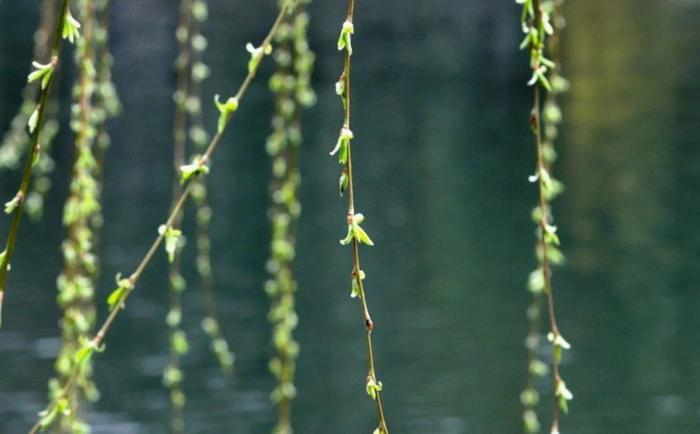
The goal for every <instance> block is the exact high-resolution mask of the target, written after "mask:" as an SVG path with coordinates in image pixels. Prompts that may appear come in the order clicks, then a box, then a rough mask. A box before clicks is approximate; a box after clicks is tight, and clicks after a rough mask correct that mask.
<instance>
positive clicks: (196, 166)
mask: <svg viewBox="0 0 700 434" xmlns="http://www.w3.org/2000/svg"><path fill="white" fill-rule="evenodd" d="M207 173H209V167H208V166H207V165H206V164H205V163H204V161H203V160H202V157H201V156H199V155H196V156H195V157H194V160H193V161H192V163H190V164H185V165H183V166H180V184H185V183H186V182H187V181H189V180H190V179H192V178H193V177H196V176H199V175H206V174H207Z"/></svg>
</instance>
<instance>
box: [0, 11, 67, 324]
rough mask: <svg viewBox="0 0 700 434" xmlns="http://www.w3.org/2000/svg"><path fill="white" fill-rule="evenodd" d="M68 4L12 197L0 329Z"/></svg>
mask: <svg viewBox="0 0 700 434" xmlns="http://www.w3.org/2000/svg"><path fill="white" fill-rule="evenodd" d="M68 2H69V0H63V1H62V2H61V12H60V13H59V15H58V16H59V19H58V25H57V26H56V32H55V34H54V40H53V45H52V48H51V60H50V63H51V65H52V68H53V69H54V73H53V74H51V75H50V76H49V79H48V82H47V83H46V86H44V89H43V90H42V91H41V97H40V99H39V106H38V112H37V122H36V127H35V128H34V131H33V132H32V145H31V147H30V151H29V152H28V153H27V157H26V162H25V163H24V169H23V171H22V180H21V181H20V185H19V190H18V191H17V194H16V195H15V199H16V200H17V204H16V206H15V209H14V211H13V215H12V223H11V225H10V230H9V232H8V235H7V243H6V245H5V250H4V252H3V254H2V257H1V258H0V327H2V305H3V299H4V296H5V284H6V283H7V274H8V273H9V270H10V262H11V260H12V256H13V254H14V252H15V245H16V243H17V237H18V235H19V228H20V223H21V221H22V214H23V211H24V204H25V199H26V197H27V192H28V190H29V183H30V181H31V179H32V169H33V167H34V164H35V158H36V156H37V155H38V153H39V152H40V145H39V137H40V135H41V130H42V127H43V124H44V116H45V114H46V107H47V105H48V101H49V94H50V93H51V87H52V85H53V81H54V78H55V76H56V74H55V70H56V69H57V68H58V65H59V62H60V55H61V45H62V44H61V41H62V40H63V38H62V34H63V27H64V25H65V20H66V13H67V12H68Z"/></svg>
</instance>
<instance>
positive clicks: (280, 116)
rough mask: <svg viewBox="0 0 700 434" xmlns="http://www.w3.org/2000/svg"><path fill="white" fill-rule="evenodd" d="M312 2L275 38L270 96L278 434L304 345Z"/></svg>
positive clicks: (287, 433) (288, 411)
mask: <svg viewBox="0 0 700 434" xmlns="http://www.w3.org/2000/svg"><path fill="white" fill-rule="evenodd" d="M309 2H310V1H309V0H303V1H297V2H296V4H295V5H294V6H293V7H292V8H291V10H290V13H289V14H288V15H286V16H285V19H284V22H283V24H282V25H281V26H280V29H279V31H278V32H277V37H276V41H277V45H278V48H277V51H276V52H275V60H276V62H277V72H276V73H275V74H274V75H273V76H272V77H271V78H270V90H271V91H272V92H273V93H274V94H275V114H274V116H273V118H272V129H273V131H272V134H271V135H270V136H269V137H268V139H267V146H266V147H267V152H268V154H269V155H270V158H271V162H272V174H271V179H270V207H269V211H268V217H269V219H270V223H271V226H272V241H271V243H270V257H269V259H268V262H267V270H268V272H269V273H270V278H269V280H268V281H267V282H266V283H265V292H266V293H267V294H268V296H269V298H270V303H271V306H270V312H269V314H268V320H269V321H270V324H271V325H272V344H273V347H274V355H273V356H272V358H271V360H270V372H272V374H273V375H274V376H275V379H276V380H277V386H276V387H275V390H274V391H273V392H272V395H271V398H272V401H273V402H274V403H275V404H276V405H277V424H276V425H275V428H274V430H273V433H274V434H291V433H292V431H293V430H292V423H291V416H292V400H293V399H294V397H295V396H296V388H295V386H294V374H295V371H296V358H297V355H298V353H299V344H298V343H297V342H296V341H295V340H294V334H293V333H294V329H295V328H296V326H297V322H298V318H297V314H296V310H295V293H296V290H297V282H296V281H295V279H294V258H295V254H296V233H297V222H298V220H299V215H300V213H301V204H300V203H299V197H298V193H299V185H300V183H301V174H300V172H299V152H300V147H301V141H302V135H301V109H302V108H305V107H310V106H312V105H313V104H314V103H315V102H316V95H315V94H314V92H313V90H312V89H311V86H310V80H311V72H312V70H313V65H314V61H315V56H314V54H313V53H312V52H311V50H310V49H309V45H308V42H307V38H306V36H307V28H308V22H309V16H308V14H307V13H306V12H305V11H304V6H305V5H306V4H308V3H309ZM283 6H284V3H282V6H281V7H283Z"/></svg>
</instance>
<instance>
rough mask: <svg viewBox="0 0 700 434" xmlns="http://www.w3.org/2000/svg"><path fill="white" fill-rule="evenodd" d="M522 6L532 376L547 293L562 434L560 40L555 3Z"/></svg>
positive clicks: (555, 405)
mask: <svg viewBox="0 0 700 434" xmlns="http://www.w3.org/2000/svg"><path fill="white" fill-rule="evenodd" d="M518 3H522V4H523V12H522V24H523V30H524V31H525V33H526V37H525V40H524V41H523V43H522V44H521V48H529V50H530V67H531V68H532V71H533V73H532V78H531V79H530V81H529V83H528V84H529V85H531V86H533V107H532V112H531V115H530V126H531V128H532V130H533V134H534V136H535V151H536V152H535V153H536V171H535V174H534V175H533V176H532V177H531V178H530V181H531V182H536V183H537V187H538V206H537V208H535V211H534V212H533V217H534V219H535V222H536V224H537V228H538V244H537V250H536V252H537V256H538V259H539V267H538V269H537V270H535V271H534V272H533V273H532V274H531V276H530V289H531V290H532V291H533V292H534V293H535V300H534V301H533V306H534V309H532V308H531V311H530V314H531V321H532V325H531V335H530V336H529V339H528V349H529V352H530V354H529V359H530V367H529V368H530V372H531V375H532V374H533V373H540V374H541V373H542V372H543V369H542V367H541V364H540V363H537V362H538V360H537V359H536V356H535V354H534V353H535V351H536V350H537V346H538V340H539V336H536V337H535V338H534V339H533V335H532V333H533V331H532V329H533V328H534V327H538V326H536V325H534V323H535V322H539V321H538V316H539V313H538V311H539V308H540V306H539V305H538V303H539V300H538V299H537V298H538V297H540V296H539V295H538V294H539V293H543V294H544V295H545V296H546V300H547V313H548V318H549V327H550V332H549V334H548V336H547V337H548V339H549V341H550V342H551V343H552V361H551V371H552V424H551V428H550V433H551V434H559V415H560V414H559V413H560V410H562V411H564V412H566V411H568V401H569V400H571V399H572V398H573V394H572V393H571V392H570V391H569V389H568V388H567V386H566V383H565V382H564V380H563V378H562V376H561V374H560V370H559V365H560V363H561V358H562V353H563V351H564V350H568V349H569V348H571V346H570V344H569V343H568V342H567V341H566V340H565V339H564V337H563V336H562V335H561V332H560V331H559V326H558V323H557V318H556V310H555V303H554V294H553V286H552V271H551V265H552V264H557V263H561V262H562V261H563V255H562V254H561V252H560V251H559V249H558V247H557V246H558V245H559V237H558V236H557V234H556V232H557V228H556V226H554V219H553V216H552V210H551V201H552V199H554V197H556V196H557V195H559V194H560V193H561V191H562V189H563V187H562V185H561V183H560V182H559V181H557V180H556V179H554V178H553V177H552V175H551V165H552V163H553V161H554V155H555V153H554V148H553V140H554V136H555V135H556V132H555V131H554V132H552V127H553V126H552V123H551V122H550V120H549V119H550V116H551V113H552V110H553V109H552V108H551V107H550V109H549V111H548V112H549V116H548V117H547V119H546V120H545V124H546V125H547V126H548V127H549V128H548V130H549V131H548V132H545V134H546V136H545V135H543V131H542V128H543V122H542V114H543V108H542V89H544V90H546V91H548V92H549V93H550V95H553V93H554V91H555V88H554V87H553V84H552V83H555V84H556V83H559V82H561V78H560V77H559V76H558V70H557V66H556V63H555V62H554V61H553V60H552V59H548V58H546V57H545V54H544V52H545V47H546V46H547V45H548V44H550V45H549V46H550V48H551V47H552V45H551V44H552V38H553V37H558V36H554V35H555V34H556V33H557V30H556V29H555V26H554V25H553V23H552V16H553V15H555V11H554V10H553V5H554V4H553V3H552V2H550V1H546V0H543V1H540V0H518ZM556 21H560V19H559V18H557V19H555V24H556ZM557 43H558V41H557V40H556V39H555V41H554V44H557ZM557 86H558V85H557ZM550 98H553V96H550ZM550 101H551V100H550ZM545 114H547V112H545ZM535 330H536V329H535ZM535 333H536V332H535ZM533 368H534V369H533ZM529 382H530V384H528V389H526V391H525V392H524V394H523V404H524V405H525V411H524V424H525V430H526V431H527V432H536V431H537V430H539V422H538V421H537V416H536V413H535V412H534V406H535V405H536V404H537V395H536V392H534V386H533V385H532V383H533V382H534V379H531V380H529Z"/></svg>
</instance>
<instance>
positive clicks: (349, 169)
mask: <svg viewBox="0 0 700 434" xmlns="http://www.w3.org/2000/svg"><path fill="white" fill-rule="evenodd" d="M354 13H355V0H349V2H348V14H347V18H346V20H345V22H344V23H343V28H342V30H341V32H340V37H339V39H338V50H342V51H343V52H344V59H345V61H344V68H343V73H342V74H341V76H340V79H339V80H338V82H337V83H336V85H335V87H336V93H337V94H338V95H339V96H340V97H341V99H342V102H343V108H344V116H343V127H342V128H341V130H340V136H339V138H338V142H337V144H336V147H335V149H333V151H332V152H331V155H335V154H338V161H339V163H340V164H342V165H343V171H342V174H341V176H340V181H339V185H340V193H341V195H342V194H343V193H344V192H345V191H347V194H348V213H347V217H346V220H347V225H348V233H347V236H346V237H345V239H343V240H341V242H340V243H341V244H343V245H347V244H351V245H352V258H353V267H352V273H351V277H352V296H353V297H357V298H359V300H360V308H361V312H362V319H363V323H364V326H365V337H366V343H367V365H368V366H367V394H368V395H369V396H370V397H371V398H372V399H373V400H374V402H375V404H376V408H377V419H378V426H377V429H375V431H374V434H388V433H389V428H388V426H387V423H386V418H385V415H384V406H383V405H382V394H381V390H382V388H383V385H382V382H381V381H379V380H378V379H377V371H376V367H375V361H374V346H373V344H372V331H373V330H374V327H375V324H374V322H373V321H372V318H371V316H370V313H369V307H368V303H367V294H366V292H365V288H364V283H363V281H364V279H365V272H364V271H363V270H362V267H361V265H360V244H366V245H370V246H372V245H374V243H373V242H372V240H371V238H370V237H369V235H367V233H366V232H365V230H364V229H363V228H362V227H361V226H360V224H361V223H362V222H363V221H364V215H362V214H360V213H357V212H356V208H355V188H354V182H353V181H354V179H353V165H352V145H351V141H352V139H353V137H354V135H353V133H352V130H351V129H350V113H351V112H350V107H351V104H350V103H351V92H350V84H351V80H350V73H351V66H352V52H353V50H352V35H353V34H354V32H355V26H354V24H353V18H354Z"/></svg>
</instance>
